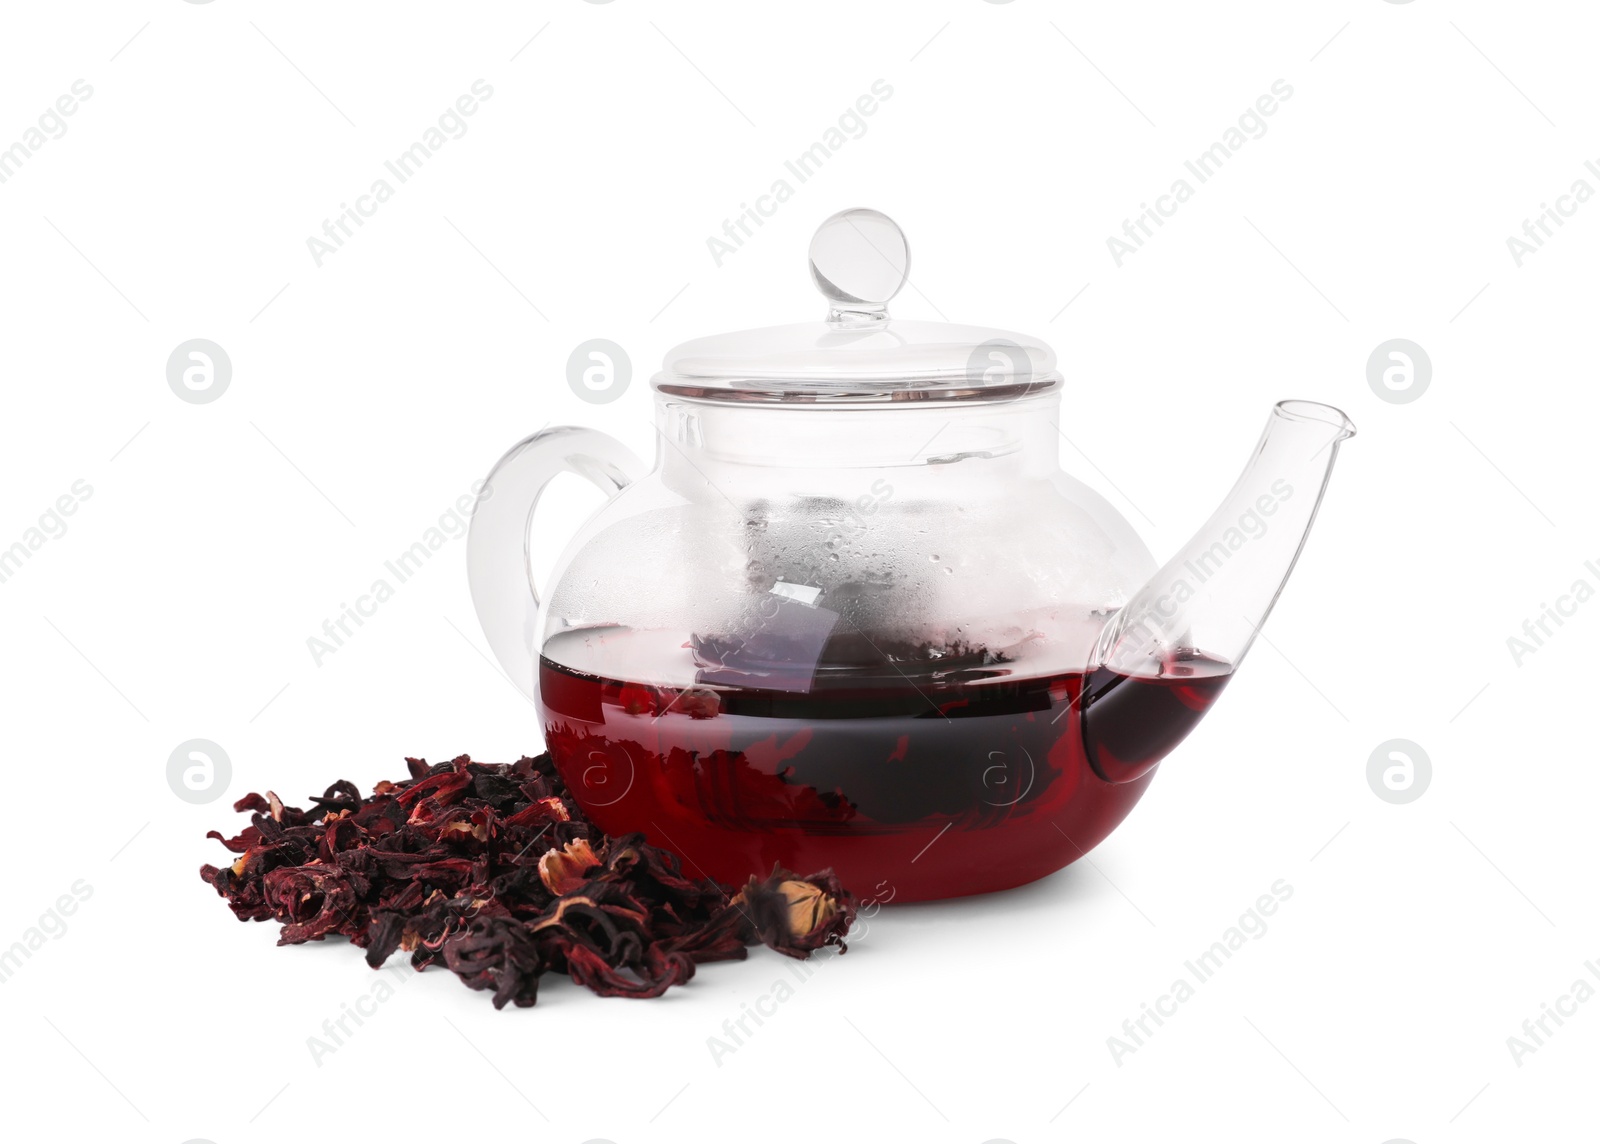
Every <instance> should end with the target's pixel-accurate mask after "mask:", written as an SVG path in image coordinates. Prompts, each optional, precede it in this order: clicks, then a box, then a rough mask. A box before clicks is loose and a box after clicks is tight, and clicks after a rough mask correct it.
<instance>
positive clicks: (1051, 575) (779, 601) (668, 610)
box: [468, 210, 1354, 901]
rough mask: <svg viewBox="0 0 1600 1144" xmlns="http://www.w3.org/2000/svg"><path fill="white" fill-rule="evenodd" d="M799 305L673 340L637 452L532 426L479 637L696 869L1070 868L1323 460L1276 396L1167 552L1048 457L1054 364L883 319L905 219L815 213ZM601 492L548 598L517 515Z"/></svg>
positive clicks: (880, 882) (1316, 419) (477, 574)
mask: <svg viewBox="0 0 1600 1144" xmlns="http://www.w3.org/2000/svg"><path fill="white" fill-rule="evenodd" d="M810 256H811V274H812V277H813V279H814V280H815V282H816V285H817V287H818V288H819V289H820V290H821V292H822V293H823V295H824V296H825V297H826V299H827V305H828V309H827V316H826V318H825V320H823V321H820V322H810V323H803V324H798V325H786V326H775V327H771V328H767V329H758V330H749V331H744V332H740V333H733V334H726V335H722V336H718V337H711V338H704V339H700V340H698V341H692V342H688V343H686V344H684V345H681V346H679V347H677V348H676V349H674V350H673V351H671V352H670V353H669V354H668V355H667V359H666V362H665V364H664V366H663V368H662V370H661V372H660V373H659V374H657V375H656V377H655V378H654V379H653V382H652V385H653V388H654V390H655V411H656V432H657V436H658V447H657V451H656V463H655V465H654V467H650V466H646V465H645V464H644V463H643V462H641V461H640V460H639V459H638V458H637V457H635V456H634V455H633V454H632V453H631V452H630V451H629V450H628V449H626V448H625V447H624V446H623V445H621V444H620V443H618V442H617V441H615V440H613V439H612V438H610V437H608V436H606V435H604V434H602V433H599V432H596V431H594V430H592V429H579V428H571V427H562V428H552V429H545V430H543V431H541V432H538V433H535V434H534V435H533V436H531V437H529V438H527V439H526V440H524V441H522V442H520V443H519V444H517V445H516V446H514V447H513V448H512V449H511V451H510V452H508V453H507V454H506V455H505V456H504V457H503V458H502V459H501V460H500V462H499V463H498V464H497V465H496V466H495V467H494V469H493V471H492V472H491V473H490V475H489V479H488V487H487V488H486V489H485V490H484V492H483V494H482V495H481V498H480V503H479V505H478V508H477V510H476V514H475V516H474V517H473V521H472V528H471V535H470V538H469V541H468V565H469V579H470V583H471V589H472V598H473V602H474V605H475V606H476V608H477V613H478V618H479V620H480V622H481V623H482V624H483V629H484V633H485V634H486V635H487V637H488V640H489V643H490V645H491V647H492V648H493V649H494V652H495V654H496V655H497V656H498V657H499V660H500V662H501V664H502V665H503V666H504V668H505V670H506V671H507V673H508V674H509V675H510V676H511V678H512V680H513V681H514V682H515V683H516V684H517V685H518V686H519V687H520V688H522V689H523V690H524V691H525V692H527V693H528V694H529V695H530V696H532V697H533V698H534V699H535V701H536V704H537V706H538V710H539V713H540V717H541V718H542V720H543V724H544V733H545V736H546V741H547V743H548V746H549V750H550V751H551V753H552V755H553V756H554V760H555V763H556V765H557V767H558V768H559V770H560V772H561V774H562V777H563V778H564V779H565V781H566V783H567V785H568V786H569V787H570V788H571V790H572V793H573V795H574V797H575V798H576V799H577V801H578V802H579V804H580V805H581V806H582V807H583V808H584V810H585V811H586V812H588V813H589V815H590V816H591V817H592V819H593V821H594V822H595V823H596V824H597V825H598V826H599V827H600V828H601V829H603V830H604V831H606V832H607V833H608V834H621V833H627V832H631V831H641V832H643V833H644V834H645V835H647V836H648V838H649V840H650V841H651V842H653V843H655V844H657V845H661V846H664V847H667V848H668V849H671V850H673V851H675V852H676V853H678V854H679V855H680V856H681V857H682V859H683V862H684V869H685V870H686V872H690V873H696V874H701V875H704V876H708V877H712V878H716V879H718V880H719V881H722V882H730V883H741V882H743V881H744V879H745V878H747V877H748V876H749V875H751V874H765V873H766V872H767V871H769V870H770V869H771V868H772V865H773V864H774V863H781V864H782V865H784V866H786V867H788V868H789V869H792V870H796V871H799V872H801V873H811V872H813V871H816V870H819V869H821V868H823V867H828V866H832V867H833V868H835V869H836V870H837V871H838V873H839V875H840V877H841V878H842V879H843V881H844V883H845V885H846V886H848V887H850V888H852V889H853V890H854V891H855V893H857V894H858V895H859V896H861V897H863V898H872V897H876V898H877V899H879V900H888V899H889V898H893V900H896V901H915V900H919V899H929V898H941V897H953V896H956V895H962V894H974V893H981V892H984V891H990V890H999V889H1004V888H1007V887H1011V886H1017V885H1021V884H1022V883H1025V882H1029V881H1032V880H1034V879H1036V878H1039V877H1042V876H1044V875H1046V874H1049V873H1052V872H1053V871H1055V870H1059V869H1060V868H1062V867H1063V866H1065V865H1067V864H1068V863H1070V862H1072V861H1073V860H1074V859H1076V858H1078V857H1080V856H1082V855H1083V854H1084V853H1086V852H1087V851H1088V850H1089V849H1090V848H1092V847H1093V846H1095V845H1096V844H1098V843H1099V842H1100V841H1101V840H1102V839H1104V838H1105V836H1106V835H1107V834H1109V833H1110V832H1111V830H1112V829H1113V828H1115V827H1116V825H1117V824H1118V823H1119V822H1121V821H1122V819H1123V817H1124V816H1125V815H1127V813H1128V812H1129V810H1131V809H1132V807H1133V805H1134V803H1136V802H1137V801H1138V800H1139V797H1140V796H1141V795H1142V794H1143V793H1144V791H1145V788H1146V787H1147V786H1148V785H1149V783H1150V781H1151V779H1152V778H1153V772H1154V769H1155V767H1156V764H1157V763H1159V762H1160V761H1161V759H1162V757H1163V756H1165V755H1166V754H1167V753H1168V752H1169V751H1171V750H1172V749H1173V748H1174V747H1175V746H1177V745H1178V743H1179V742H1180V741H1181V740H1182V739H1183V738H1184V737H1185V736H1186V735H1187V734H1188V733H1189V731H1190V730H1191V729H1192V728H1193V727H1194V725H1195V724H1196V723H1197V722H1198V721H1199V719H1200V718H1201V717H1202V716H1203V715H1204V714H1205V712H1206V711H1207V710H1208V709H1209V708H1210V706H1211V704H1212V703H1213V702H1214V701H1215V700H1216V698H1217V696H1218V695H1219V694H1220V693H1221V691H1222V689H1223V688H1224V686H1225V685H1226V684H1227V682H1228V680H1229V678H1230V676H1231V674H1232V672H1233V670H1234V669H1235V668H1236V667H1237V666H1238V665H1239V662H1240V660H1241V659H1242V658H1243V657H1244V654H1245V652H1246V651H1247V650H1248V649H1249V647H1250V644H1251V642H1252V640H1253V639H1254V637H1255V635H1256V632H1257V629H1258V627H1259V625H1260V624H1261V622H1262V621H1263V620H1264V619H1265V618H1266V615H1267V613H1268V612H1269V611H1270V610H1271V608H1272V605H1273V603H1274V601H1275V600H1276V599H1277V596H1278V593H1279V591H1280V590H1281V589H1282V586H1283V582H1284V580H1285V579H1286V577H1287V576H1288V574H1289V572H1290V570H1291V569H1292V568H1293V566H1294V562H1295V560H1296V558H1297V557H1298V556H1299V554H1300V549H1301V546H1302V545H1303V543H1304V540H1305V537H1306V533H1307V531H1308V530H1309V528H1310V526H1311V522H1312V520H1313V518H1314V517H1315V516H1316V512H1317V506H1318V504H1319V503H1320V501H1321V499H1322V494H1323V490H1324V487H1325V486H1326V483H1327V480H1328V476H1329V473H1330V472H1331V470H1332V468H1333V462H1334V458H1335V456H1336V454H1337V452H1338V446H1339V443H1340V442H1341V441H1343V440H1344V439H1345V438H1347V437H1349V436H1350V435H1351V434H1352V433H1353V432H1354V427H1353V426H1352V425H1351V424H1350V422H1349V420H1348V419H1347V418H1346V417H1345V415H1344V414H1343V413H1341V412H1339V411H1338V410H1337V409H1333V408H1331V407H1329V406H1326V405H1319V404H1315V403H1313V402H1309V401H1284V402H1281V403H1279V404H1278V405H1277V406H1276V407H1274V409H1273V410H1272V413H1271V416H1270V417H1269V418H1268V420H1267V427H1266V431H1265V433H1264V434H1263V435H1262V438H1261V441H1260V443H1259V444H1258V445H1257V447H1256V449H1255V452H1254V453H1253V454H1252V455H1251V458H1250V463H1249V465H1248V467H1247V468H1246V469H1245V471H1244V473H1243V475H1242V476H1241V477H1240V478H1239V480H1238V483H1237V484H1235V485H1234V487H1233V490H1232V491H1231V492H1229V493H1228V496H1227V498H1226V499H1225V500H1224V501H1223V502H1222V506H1221V507H1220V508H1219V509H1217V511H1216V513H1215V514H1214V515H1213V516H1212V517H1211V519H1210V520H1208V521H1207V522H1206V523H1205V525H1204V526H1202V528H1201V529H1200V531H1199V532H1198V533H1197V534H1196V535H1195V537H1194V538H1193V539H1192V540H1191V541H1190V542H1189V543H1188V545H1187V546H1186V547H1184V549H1183V550H1182V551H1180V552H1179V553H1178V554H1177V555H1176V556H1174V557H1173V558H1172V559H1171V560H1169V561H1168V562H1167V563H1166V564H1165V565H1162V566H1160V567H1159V568H1158V567H1157V565H1156V563H1155V561H1154V560H1153V559H1152V558H1151V555H1150V553H1149V551H1148V550H1147V549H1146V547H1145V546H1144V544H1143V543H1142V542H1141V541H1140V540H1139V538H1138V536H1137V535H1136V534H1135V533H1134V531H1133V529H1132V528H1131V527H1130V526H1129V524H1128V522H1127V521H1126V520H1125V519H1124V518H1123V517H1122V515H1121V514H1120V513H1118V512H1117V511H1116V510H1115V509H1114V508H1112V506H1111V505H1110V504H1108V503H1107V502H1106V500H1105V499H1104V498H1103V497H1101V496H1100V495H1099V494H1098V493H1096V492H1094V491H1093V490H1092V489H1090V488H1088V487H1087V486H1085V485H1083V484H1081V483H1080V482H1078V481H1077V480H1075V479H1073V478H1072V477H1070V476H1068V475H1067V474H1066V473H1064V472H1062V471H1061V469H1060V468H1059V465H1058V458H1057V451H1058V444H1057V436H1058V434H1057V429H1056V422H1057V418H1058V416H1059V410H1060V402H1061V388H1062V379H1061V376H1060V374H1059V373H1057V372H1056V368H1055V357H1054V354H1053V353H1052V352H1051V350H1050V348H1049V347H1048V346H1047V345H1045V344H1044V343H1043V342H1041V341H1038V340H1037V339H1034V338H1030V337H1027V336H1025V335H1022V334H1015V333H1006V332H1003V331H996V330H986V329H979V328H974V327H969V326H960V325H951V324H946V323H936V322H908V321H901V320H898V319H891V318H890V317H889V313H888V309H887V304H888V302H889V301H890V300H891V299H892V298H893V297H894V296H895V294H896V293H897V292H898V291H899V289H900V288H901V286H902V285H903V284H904V283H905V281H906V275H907V270H908V267H909V265H910V259H909V254H908V250H907V247H906V242H905V238H904V236H903V235H902V234H901V232H900V229H899V228H898V227H897V226H896V225H895V224H894V223H893V222H892V221H891V220H890V219H889V218H887V217H886V216H884V215H882V214H879V213H878V212H876V211H868V210H851V211H844V212H841V213H840V214H837V215H834V216H833V217H832V218H830V219H828V220H827V221H826V222H824V223H823V225H822V226H821V228H820V229H819V230H818V231H817V233H816V236H815V238H814V239H813V240H812V243H811V251H810ZM563 471H569V472H576V473H579V474H581V475H583V476H585V477H587V478H588V479H589V480H590V481H592V482H593V483H595V484H596V485H598V486H600V487H601V488H602V489H604V490H605V491H607V492H608V493H611V494H613V495H612V496H611V499H610V500H609V501H607V502H606V503H605V504H604V505H603V506H602V507H601V508H600V509H599V510H598V511H597V512H596V513H595V514H594V515H593V516H592V517H591V518H590V519H589V520H588V521H587V522H586V523H585V524H584V525H583V527H582V529H581V530H580V531H579V533H578V535H577V536H576V537H575V538H574V539H573V540H572V541H571V542H570V543H569V544H568V545H567V546H566V548H565V550H564V552H563V553H562V555H561V556H560V558H559V560H558V561H557V565H556V568H555V572H554V574H553V577H552V579H551V581H550V583H549V585H548V587H547V589H546V591H545V593H544V598H543V599H541V598H540V594H539V593H538V592H537V591H536V590H535V586H534V583H533V579H532V575H531V571H530V561H529V553H530V552H531V551H532V549H533V546H534V545H535V544H543V543H546V542H545V541H544V540H542V539H541V538H539V537H536V536H532V535H530V525H531V522H532V515H533V509H534V507H535V504H536V502H537V501H538V498H539V495H540V492H541V491H542V490H543V488H544V487H545V485H546V484H547V483H548V482H549V481H550V479H551V478H552V477H554V476H555V475H556V474H558V473H561V472H563Z"/></svg>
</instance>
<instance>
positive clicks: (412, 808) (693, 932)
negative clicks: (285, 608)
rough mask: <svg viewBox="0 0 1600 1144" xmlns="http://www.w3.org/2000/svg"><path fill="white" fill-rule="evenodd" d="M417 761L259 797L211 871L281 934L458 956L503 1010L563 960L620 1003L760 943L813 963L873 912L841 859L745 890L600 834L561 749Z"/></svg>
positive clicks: (244, 909)
mask: <svg viewBox="0 0 1600 1144" xmlns="http://www.w3.org/2000/svg"><path fill="white" fill-rule="evenodd" d="M406 764H407V766H408V768H409V769H410V771H411V778H409V779H408V780H406V781H404V782H399V783H392V782H380V783H379V784H378V785H377V787H376V788H375V789H374V790H373V793H372V797H371V798H367V799H363V798H362V797H361V793H360V792H359V791H358V790H357V789H356V788H355V786H353V785H352V784H351V783H348V782H345V781H343V780H341V781H339V782H336V783H334V784H333V785H332V786H330V787H329V788H328V789H327V790H326V791H325V792H324V793H323V795H322V797H321V798H317V799H314V800H313V804H314V805H313V806H312V809H310V810H300V809H299V808H297V807H292V806H285V805H284V804H283V803H282V802H281V801H280V800H279V799H278V797H277V796H276V795H274V794H272V793H271V792H270V791H269V792H268V794H267V796H266V797H265V798H263V797H262V796H261V795H259V794H249V795H246V796H245V797H244V798H242V799H240V800H239V801H238V802H237V803H235V804H234V809H235V810H239V811H245V810H248V811H252V812H254V813H253V814H252V815H251V819H250V825H249V826H248V827H246V828H245V829H244V831H243V832H242V833H240V834H239V836H238V837H237V838H224V837H223V836H222V835H221V834H220V833H218V832H217V831H214V830H213V831H211V832H210V833H209V834H208V835H207V837H208V838H215V839H217V840H218V841H220V842H222V844H223V845H224V846H226V847H227V848H228V849H229V850H231V851H233V852H234V853H235V854H238V855H240V858H239V860H238V861H236V862H234V863H233V865H231V866H226V867H223V868H221V869H218V868H217V867H215V866H209V865H208V866H202V867H201V868H200V877H201V878H203V879H205V881H207V882H208V883H210V884H211V885H212V886H213V887H215V888H216V891H217V893H218V894H219V895H221V896H222V897H223V898H225V899H227V901H228V905H229V907H230V908H231V909H232V910H233V912H234V913H235V914H237V915H238V917H239V919H240V920H241V921H266V920H268V919H269V918H271V919H276V920H277V921H279V922H281V923H282V924H283V932H282V935H281V937H280V938H279V940H278V944H279V945H294V944H299V943H301V942H306V941H320V940H321V939H322V938H324V937H326V936H327V935H329V934H342V935H344V936H345V937H347V938H349V939H350V940H351V941H352V942H354V943H355V944H356V945H358V946H361V947H362V948H364V949H365V950H366V951H367V964H369V965H371V966H373V967H374V968H376V967H378V966H380V965H382V964H383V962H384V961H385V960H387V958H388V957H389V955H390V954H392V953H394V952H395V951H396V950H397V949H399V950H404V951H406V952H408V953H410V954H411V964H412V965H413V967H415V968H416V969H419V970H420V969H424V968H426V967H428V966H430V965H433V964H436V963H439V962H443V963H444V965H445V966H446V967H447V968H449V969H450V970H451V971H452V972H454V973H455V974H456V975H457V976H459V977H460V978H461V980H462V981H463V982H464V983H465V984H467V985H469V986H471V987H472V988H473V989H492V990H493V991H494V1004H495V1008H497V1009H498V1008H502V1007H504V1005H505V1004H506V1002H508V1001H512V1002H515V1003H516V1004H517V1005H519V1006H526V1005H532V1004H533V1003H534V1001H535V999H536V996H537V993H538V986H539V977H540V975H541V974H544V973H546V972H548V971H554V972H557V973H562V972H564V973H567V974H570V975H571V977H572V979H573V980H574V981H576V982H578V983H579V984H581V985H586V986H588V987H589V988H590V989H592V990H593V991H594V992H596V993H598V994H600V995H601V996H604V997H659V996H660V995H661V994H662V993H664V992H666V990H667V989H668V988H670V987H671V986H673V985H682V984H683V983H684V982H686V981H688V980H689V978H691V977H692V976H694V967H695V966H696V965H697V964H699V963H700V962H702V961H724V960H729V959H739V958H743V957H744V956H745V947H746V946H748V945H753V944H755V943H756V942H757V941H759V942H762V943H764V944H765V945H767V946H768V947H770V948H772V949H775V950H777V951H778V952H779V953H783V954H787V955H789V956H790V957H797V958H804V957H808V956H810V954H811V952H812V951H813V950H816V949H819V948H821V947H823V946H825V945H837V946H839V948H840V951H841V952H842V951H843V949H844V938H845V935H846V934H847V933H848V932H849V930H850V926H851V924H852V922H853V921H854V920H855V912H856V907H855V901H854V899H853V898H852V897H851V896H850V894H849V893H847V892H846V891H845V890H844V889H843V888H842V887H841V886H840V885H839V882H838V879H837V878H835V877H834V875H833V871H831V870H825V871H823V872H822V873H820V874H814V875H812V876H811V877H809V878H801V877H799V876H797V875H795V874H792V873H790V872H789V871H787V870H783V869H778V868H774V870H773V872H772V873H771V874H770V875H769V876H768V877H767V878H765V879H764V880H760V879H757V878H754V877H752V878H751V879H750V881H749V882H748V883H747V884H746V885H745V886H744V887H743V888H742V889H736V888H734V887H726V886H721V885H718V884H717V883H716V882H713V881H710V880H708V879H704V878H689V877H685V876H684V874H683V872H682V870H681V869H680V867H679V863H678V859H677V857H676V856H674V855H673V854H671V853H669V852H667V851H665V850H661V849H658V848H657V847H654V846H650V845H647V844H646V843H645V841H644V836H643V835H639V834H630V835H625V836H623V837H620V838H607V837H605V836H604V835H603V834H601V833H600V831H599V830H598V829H596V828H595V827H594V826H593V825H592V824H591V823H590V822H589V821H588V820H587V819H586V818H585V817H584V815H583V813H582V812H581V811H580V810H579V809H578V807H577V804H575V803H574V802H573V801H572V800H571V798H570V797H569V795H568V793H567V790H566V787H565V786H564V785H563V784H562V782H561V779H560V778H559V776H557V774H556V771H555V768H554V766H553V765H552V763H551V761H550V756H549V755H548V754H546V755H540V756H539V757H538V758H526V757H524V758H522V759H520V760H518V761H517V762H515V763H511V764H509V765H505V764H486V763H475V762H473V761H472V760H471V759H469V758H468V757H467V756H466V755H462V756H461V757H460V758H458V759H455V760H453V761H451V762H449V763H440V764H437V765H435V766H431V767H430V766H429V765H428V764H427V763H425V762H423V761H421V760H419V759H407V760H406Z"/></svg>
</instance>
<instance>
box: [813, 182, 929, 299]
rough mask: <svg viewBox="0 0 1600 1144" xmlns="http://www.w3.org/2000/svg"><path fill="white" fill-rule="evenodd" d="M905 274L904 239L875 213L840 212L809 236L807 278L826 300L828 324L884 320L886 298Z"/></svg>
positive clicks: (859, 210)
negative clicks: (808, 275)
mask: <svg viewBox="0 0 1600 1144" xmlns="http://www.w3.org/2000/svg"><path fill="white" fill-rule="evenodd" d="M910 270H911V249H910V248H909V247H908V246H907V245H906V236H905V235H904V234H903V233H901V230H900V228H899V227H898V226H896V225H895V221H894V219H892V218H890V217H889V216H888V215H886V214H884V213H882V212H881V211H874V210H867V209H866V208H864V207H857V208H855V209H853V210H847V211H840V212H839V213H838V214H836V215H833V216H831V217H830V218H828V219H826V220H825V221H824V222H823V224H822V225H821V226H819V227H817V233H816V234H815V235H813V236H812V238H811V277H812V280H813V281H815V282H816V284H817V289H818V290H821V291H822V294H823V297H825V298H827V299H828V323H829V325H833V326H840V327H853V326H870V325H875V324H877V323H879V322H884V321H887V320H888V318H889V310H888V302H889V299H890V298H893V297H894V296H895V295H896V294H898V293H899V292H900V287H902V286H904V285H905V283H906V276H907V275H908V274H909V272H910Z"/></svg>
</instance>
